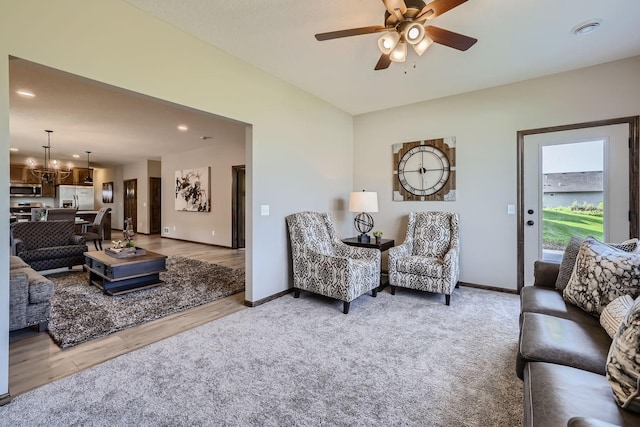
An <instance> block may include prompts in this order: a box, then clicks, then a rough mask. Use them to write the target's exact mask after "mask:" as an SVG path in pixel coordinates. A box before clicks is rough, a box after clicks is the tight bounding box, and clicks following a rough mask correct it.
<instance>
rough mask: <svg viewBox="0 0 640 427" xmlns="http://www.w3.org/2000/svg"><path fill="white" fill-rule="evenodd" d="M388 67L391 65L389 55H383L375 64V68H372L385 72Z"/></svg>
mask: <svg viewBox="0 0 640 427" xmlns="http://www.w3.org/2000/svg"><path fill="white" fill-rule="evenodd" d="M389 65H391V56H390V55H385V54H384V53H383V54H382V55H381V56H380V59H378V63H377V64H376V67H375V68H374V70H376V71H378V70H385V69H387V68H389Z"/></svg>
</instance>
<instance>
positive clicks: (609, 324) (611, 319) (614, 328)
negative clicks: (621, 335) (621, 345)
mask: <svg viewBox="0 0 640 427" xmlns="http://www.w3.org/2000/svg"><path fill="white" fill-rule="evenodd" d="M632 306H633V298H631V297H630V296H629V295H623V296H621V297H618V298H616V299H614V300H613V301H611V302H610V303H609V304H607V306H606V307H605V308H604V310H602V314H600V324H601V325H602V327H603V328H604V330H605V331H607V333H608V334H609V336H610V337H611V338H613V336H614V335H615V334H616V332H618V328H619V327H620V324H621V323H622V321H623V320H624V318H625V316H626V315H627V313H629V310H631V307H632Z"/></svg>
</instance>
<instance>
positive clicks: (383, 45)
mask: <svg viewBox="0 0 640 427" xmlns="http://www.w3.org/2000/svg"><path fill="white" fill-rule="evenodd" d="M399 41H400V34H398V32H396V31H389V32H387V33H385V34H383V35H382V36H381V37H380V38H379V39H378V49H380V52H382V53H384V54H385V55H389V54H390V53H391V52H392V51H393V49H395V47H396V46H397V45H398V42H399Z"/></svg>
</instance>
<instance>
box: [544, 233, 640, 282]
mask: <svg viewBox="0 0 640 427" xmlns="http://www.w3.org/2000/svg"><path fill="white" fill-rule="evenodd" d="M582 242H584V239H583V238H582V237H572V238H571V240H569V244H567V247H566V248H565V250H564V254H563V255H562V262H561V263H560V270H559V271H558V278H557V279H556V289H558V290H559V291H564V288H566V287H567V284H568V283H569V279H570V278H571V273H573V266H574V265H575V264H576V257H577V256H578V251H579V250H580V245H582ZM608 245H609V246H612V247H614V248H617V249H620V250H623V251H625V252H636V251H637V250H638V248H639V247H640V246H638V239H629V240H626V241H624V242H622V243H608Z"/></svg>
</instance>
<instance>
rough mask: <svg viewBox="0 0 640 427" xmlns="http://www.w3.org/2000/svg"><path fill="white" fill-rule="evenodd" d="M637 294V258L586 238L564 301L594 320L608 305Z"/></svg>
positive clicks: (639, 264)
mask: <svg viewBox="0 0 640 427" xmlns="http://www.w3.org/2000/svg"><path fill="white" fill-rule="evenodd" d="M638 294H640V255H639V254H634V253H629V252H625V251H621V250H619V249H616V248H614V247H611V246H609V245H606V244H604V243H600V242H598V241H597V240H596V239H594V238H592V237H587V238H586V239H585V240H584V242H583V243H582V245H580V251H579V252H578V256H577V258H576V265H575V267H574V269H573V273H572V274H571V278H570V279H569V284H568V285H567V287H566V288H565V289H564V291H563V292H562V295H563V297H564V299H565V300H566V301H568V302H570V303H572V304H575V305H577V306H578V307H580V308H582V309H583V310H584V311H586V312H587V313H590V314H592V315H594V316H596V317H598V316H600V313H601V312H602V310H603V309H604V307H606V306H607V304H609V303H610V302H611V301H613V300H614V299H616V298H618V297H620V296H622V295H630V296H631V297H632V298H636V297H637V296H638Z"/></svg>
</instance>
